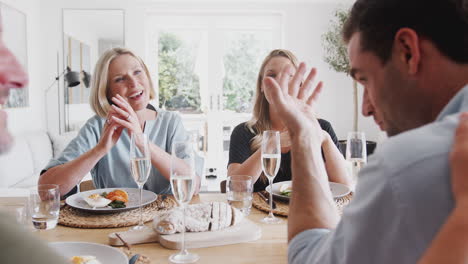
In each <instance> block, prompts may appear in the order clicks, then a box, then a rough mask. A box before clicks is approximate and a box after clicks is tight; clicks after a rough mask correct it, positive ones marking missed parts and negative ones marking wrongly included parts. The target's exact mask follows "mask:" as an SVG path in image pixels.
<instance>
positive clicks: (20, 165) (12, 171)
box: [0, 135, 34, 188]
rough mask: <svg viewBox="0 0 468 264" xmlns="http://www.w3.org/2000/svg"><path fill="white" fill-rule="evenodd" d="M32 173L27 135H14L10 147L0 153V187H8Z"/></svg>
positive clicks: (32, 167) (31, 160)
mask: <svg viewBox="0 0 468 264" xmlns="http://www.w3.org/2000/svg"><path fill="white" fill-rule="evenodd" d="M33 173H34V163H33V158H32V155H31V151H30V147H29V144H28V140H27V137H23V136H22V135H19V136H15V142H14V143H13V146H12V148H11V149H10V151H9V152H8V153H6V154H3V155H0V188H2V187H4V188H8V187H10V186H12V185H14V184H16V183H18V182H20V181H22V180H24V179H25V178H28V177H30V176H31V175H33Z"/></svg>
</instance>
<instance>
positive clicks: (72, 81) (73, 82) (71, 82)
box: [44, 53, 80, 134]
mask: <svg viewBox="0 0 468 264" xmlns="http://www.w3.org/2000/svg"><path fill="white" fill-rule="evenodd" d="M62 76H64V79H65V82H66V83H67V87H75V86H77V85H79V84H80V73H79V72H75V71H72V70H71V69H70V67H68V66H67V67H66V68H65V69H64V70H63V71H62V72H61V73H60V68H59V54H58V53H57V76H56V77H55V80H54V81H53V82H52V83H51V84H50V85H49V87H47V89H46V90H45V101H44V102H46V101H47V93H48V92H49V90H50V89H51V88H52V87H53V86H54V84H57V110H58V114H59V134H61V132H62V131H61V128H62V121H61V120H62V119H61V115H60V83H59V80H60V78H61V77H62ZM46 116H47V109H46ZM48 123H49V122H48V120H47V124H48Z"/></svg>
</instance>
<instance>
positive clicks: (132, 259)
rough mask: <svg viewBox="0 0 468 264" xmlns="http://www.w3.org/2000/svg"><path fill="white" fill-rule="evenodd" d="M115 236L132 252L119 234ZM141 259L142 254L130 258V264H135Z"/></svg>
mask: <svg viewBox="0 0 468 264" xmlns="http://www.w3.org/2000/svg"><path fill="white" fill-rule="evenodd" d="M115 236H117V238H119V239H120V241H122V243H123V244H124V246H125V247H126V248H127V249H128V251H131V248H130V245H129V244H128V243H127V242H126V241H125V240H123V238H122V237H121V236H120V235H119V233H115ZM139 258H140V254H135V255H133V256H132V257H131V258H130V260H128V264H135V263H136V262H137V260H138V259H139Z"/></svg>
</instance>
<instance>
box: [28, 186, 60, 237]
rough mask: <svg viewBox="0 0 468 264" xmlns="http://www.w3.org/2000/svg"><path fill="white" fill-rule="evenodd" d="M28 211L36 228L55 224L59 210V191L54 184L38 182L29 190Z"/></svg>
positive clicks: (52, 226) (51, 226) (49, 227)
mask: <svg viewBox="0 0 468 264" xmlns="http://www.w3.org/2000/svg"><path fill="white" fill-rule="evenodd" d="M28 204H29V205H28V206H29V212H30V214H31V218H32V223H33V226H34V228H36V229H44V230H48V229H52V228H55V226H57V222H58V217H59V211H60V191H59V187H58V185H56V184H40V185H38V186H37V187H35V188H33V189H31V190H30V193H29V203H28Z"/></svg>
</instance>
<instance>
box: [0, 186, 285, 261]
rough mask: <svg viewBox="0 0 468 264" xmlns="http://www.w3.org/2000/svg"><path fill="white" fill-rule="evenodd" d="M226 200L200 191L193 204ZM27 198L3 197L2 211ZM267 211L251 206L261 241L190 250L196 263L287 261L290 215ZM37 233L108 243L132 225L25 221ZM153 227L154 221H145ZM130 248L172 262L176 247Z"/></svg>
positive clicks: (59, 239)
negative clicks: (274, 220) (47, 225)
mask: <svg viewBox="0 0 468 264" xmlns="http://www.w3.org/2000/svg"><path fill="white" fill-rule="evenodd" d="M213 201H224V202H225V201H226V194H223V193H200V194H199V195H196V196H195V197H194V198H193V200H192V203H198V202H213ZM26 203H27V197H2V198H0V210H7V211H11V212H15V209H16V208H24V205H25V204H26ZM266 214H267V213H266V212H263V211H260V210H258V209H256V208H254V207H252V209H251V212H250V214H249V216H248V219H250V220H251V221H253V222H254V223H255V224H257V225H258V226H259V228H260V229H261V232H262V235H261V238H260V239H259V240H256V241H251V242H246V243H239V244H231V245H223V246H215V247H207V248H194V249H190V251H191V252H194V253H197V254H198V255H199V256H200V260H199V261H198V262H197V263H216V264H219V263H222V264H228V263H236V264H239V263H269V264H273V263H287V218H285V217H280V218H281V220H283V221H282V222H281V223H279V224H264V223H262V222H261V221H260V220H261V219H262V218H264V217H265V216H266ZM23 224H24V225H25V227H26V228H28V229H29V230H30V231H31V233H32V234H33V235H34V236H37V237H39V239H41V240H42V241H44V243H47V242H65V241H75V242H91V243H99V244H104V245H108V243H109V239H108V235H109V234H110V233H114V232H122V231H127V230H128V229H129V227H123V228H101V229H85V228H72V227H66V226H62V225H57V227H56V228H54V229H51V230H35V229H34V228H33V227H32V225H31V223H30V221H23ZM146 225H148V226H151V222H148V223H146ZM131 251H132V252H133V253H135V254H141V255H144V256H146V257H148V258H149V259H150V260H151V263H154V264H159V263H170V262H169V260H168V258H169V256H170V255H171V254H173V253H175V252H177V250H170V249H166V248H164V247H162V246H161V245H160V244H159V243H147V244H136V245H131Z"/></svg>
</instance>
